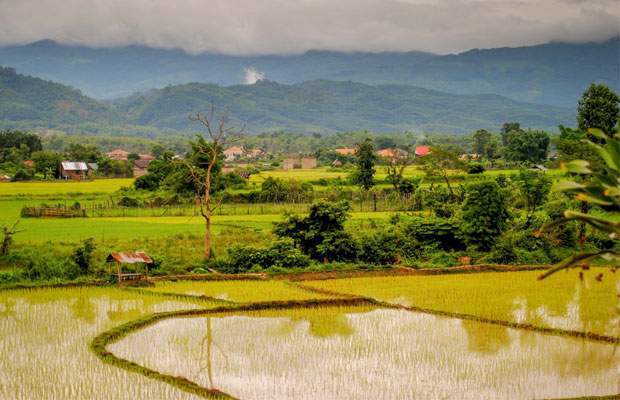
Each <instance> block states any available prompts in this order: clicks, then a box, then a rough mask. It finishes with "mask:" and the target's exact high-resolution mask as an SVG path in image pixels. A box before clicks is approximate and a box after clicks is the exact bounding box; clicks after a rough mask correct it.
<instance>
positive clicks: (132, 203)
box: [118, 196, 140, 207]
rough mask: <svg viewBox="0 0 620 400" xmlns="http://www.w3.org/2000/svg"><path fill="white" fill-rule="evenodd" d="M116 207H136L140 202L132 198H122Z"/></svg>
mask: <svg viewBox="0 0 620 400" xmlns="http://www.w3.org/2000/svg"><path fill="white" fill-rule="evenodd" d="M118 205H119V206H122V207H138V206H140V202H139V201H138V200H136V199H134V198H133V197H128V196H124V197H123V198H122V199H120V201H119V202H118Z"/></svg>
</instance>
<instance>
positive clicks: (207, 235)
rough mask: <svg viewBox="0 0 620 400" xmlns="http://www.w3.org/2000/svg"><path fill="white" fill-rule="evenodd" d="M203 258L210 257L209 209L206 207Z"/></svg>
mask: <svg viewBox="0 0 620 400" xmlns="http://www.w3.org/2000/svg"><path fill="white" fill-rule="evenodd" d="M205 227H206V230H205V252H204V257H205V260H208V259H209V258H211V210H209V209H208V208H207V211H206V213H205Z"/></svg>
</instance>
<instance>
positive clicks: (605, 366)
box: [108, 306, 620, 399]
mask: <svg viewBox="0 0 620 400" xmlns="http://www.w3.org/2000/svg"><path fill="white" fill-rule="evenodd" d="M108 351H111V352H112V353H114V354H115V355H116V356H118V357H122V358H126V359H128V360H130V361H133V362H136V363H138V364H140V365H143V366H145V367H148V368H152V369H155V370H158V371H160V372H162V373H166V374H171V375H175V376H184V377H186V378H188V379H190V380H192V381H194V382H196V383H198V384H200V385H201V386H203V387H205V388H214V389H218V390H221V391H223V392H226V393H229V394H230V395H232V396H234V397H238V398H243V399H283V398H286V399H309V398H355V399H366V398H368V399H394V398H447V397H458V398H463V399H470V398H471V399H495V398H503V399H529V398H553V397H574V396H586V395H609V394H613V393H615V392H617V389H618V388H617V369H618V367H619V366H620V354H617V352H616V349H615V347H614V346H613V345H609V344H601V343H593V342H587V341H583V340H577V339H572V338H564V337H559V336H549V335H542V334H538V333H532V332H527V331H523V330H513V329H509V328H505V327H498V326H494V325H489V324H481V323H478V322H472V321H460V320H456V319H449V318H442V317H436V316H432V315H427V314H419V313H412V312H409V311H405V310H394V309H375V308H373V307H367V306H364V307H350V306H349V307H328V308H303V309H293V310H267V311H252V312H237V313H221V314H216V315H211V316H201V317H193V318H171V319H167V320H162V321H159V322H157V323H155V324H154V325H150V326H148V327H145V328H143V329H141V330H138V331H136V332H134V333H130V334H129V335H127V336H126V337H124V338H123V339H121V340H120V341H118V342H116V343H113V344H110V345H108Z"/></svg>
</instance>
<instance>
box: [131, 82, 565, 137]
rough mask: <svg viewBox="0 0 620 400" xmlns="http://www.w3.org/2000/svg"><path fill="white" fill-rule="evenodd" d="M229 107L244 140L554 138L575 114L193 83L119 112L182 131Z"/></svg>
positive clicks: (413, 93)
mask: <svg viewBox="0 0 620 400" xmlns="http://www.w3.org/2000/svg"><path fill="white" fill-rule="evenodd" d="M212 101H213V103H214V104H215V105H216V106H219V107H223V106H224V105H228V106H229V108H230V110H231V119H230V122H231V123H232V124H234V125H236V126H241V125H242V124H244V123H245V124H246V126H247V128H246V129H247V132H248V133H258V132H262V131H274V130H288V131H292V132H335V131H348V130H360V129H367V130H369V131H371V132H379V133H381V132H399V131H400V132H402V131H405V130H410V131H413V130H419V131H428V132H443V133H466V132H471V131H474V130H476V129H479V128H484V129H489V130H497V129H499V127H500V126H501V125H502V123H503V122H506V121H520V122H521V124H522V125H523V126H526V127H527V126H531V127H534V128H539V129H547V130H556V129H557V125H558V124H568V125H570V124H572V123H574V120H575V116H574V111H573V110H571V109H565V108H560V107H553V106H542V105H534V104H528V103H522V102H517V101H514V100H510V99H507V98H505V97H502V96H497V95H474V96H464V95H451V94H446V93H441V92H436V91H432V90H427V89H422V88H418V87H410V86H404V85H382V86H368V85H364V84H360V83H351V82H335V81H326V80H318V81H310V82H305V83H300V84H296V85H282V84H278V83H275V82H270V81H259V82H257V83H256V84H254V85H236V86H229V87H220V86H217V85H212V84H202V83H190V84H186V85H178V86H169V87H166V88H164V89H161V90H158V91H154V92H150V93H148V94H146V95H144V96H140V97H137V98H132V99H130V100H128V101H127V102H126V103H124V104H121V105H119V110H120V111H123V112H124V113H125V114H126V115H127V119H128V121H129V122H130V123H133V124H136V125H154V126H157V127H164V128H173V129H178V130H187V129H193V128H195V126H196V125H195V123H194V122H192V121H190V120H189V119H188V118H187V115H188V113H189V112H194V111H197V112H203V113H204V112H207V111H208V110H209V109H210V107H211V102H212Z"/></svg>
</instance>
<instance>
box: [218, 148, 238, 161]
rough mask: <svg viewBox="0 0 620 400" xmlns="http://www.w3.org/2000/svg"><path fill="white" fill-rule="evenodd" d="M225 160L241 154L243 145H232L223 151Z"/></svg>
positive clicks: (230, 159)
mask: <svg viewBox="0 0 620 400" xmlns="http://www.w3.org/2000/svg"><path fill="white" fill-rule="evenodd" d="M223 153H224V156H225V157H226V161H232V160H234V159H236V158H239V157H241V156H243V147H241V146H233V147H231V148H228V149H226V150H224V151H223Z"/></svg>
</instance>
